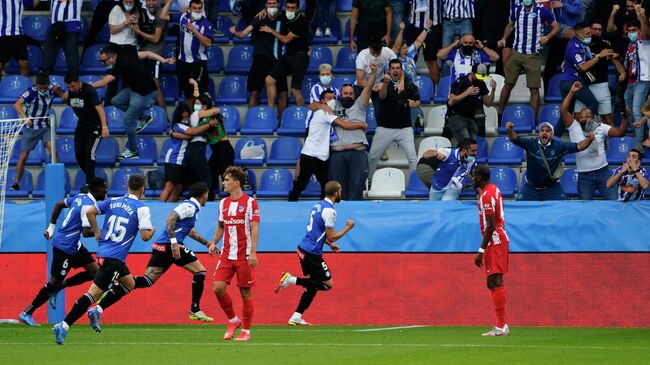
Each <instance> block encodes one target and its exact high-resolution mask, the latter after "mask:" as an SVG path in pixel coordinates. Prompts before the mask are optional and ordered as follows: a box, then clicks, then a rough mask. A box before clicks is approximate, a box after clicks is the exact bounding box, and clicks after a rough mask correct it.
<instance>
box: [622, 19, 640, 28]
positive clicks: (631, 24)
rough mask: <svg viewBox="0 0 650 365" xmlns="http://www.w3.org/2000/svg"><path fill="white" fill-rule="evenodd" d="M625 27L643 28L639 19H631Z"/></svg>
mask: <svg viewBox="0 0 650 365" xmlns="http://www.w3.org/2000/svg"><path fill="white" fill-rule="evenodd" d="M625 27H627V28H629V27H635V28H641V22H639V19H636V18H634V19H629V20H628V21H626V22H625Z"/></svg>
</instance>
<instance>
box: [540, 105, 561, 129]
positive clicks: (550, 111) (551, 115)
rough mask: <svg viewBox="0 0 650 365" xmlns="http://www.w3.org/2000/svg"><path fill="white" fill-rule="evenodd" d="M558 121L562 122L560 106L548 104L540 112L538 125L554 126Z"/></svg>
mask: <svg viewBox="0 0 650 365" xmlns="http://www.w3.org/2000/svg"><path fill="white" fill-rule="evenodd" d="M558 120H560V105H559V104H546V105H544V106H542V108H541V109H540V111H539V123H537V125H539V124H540V123H543V122H546V123H551V125H553V126H554V125H555V124H556V123H557V121H558Z"/></svg>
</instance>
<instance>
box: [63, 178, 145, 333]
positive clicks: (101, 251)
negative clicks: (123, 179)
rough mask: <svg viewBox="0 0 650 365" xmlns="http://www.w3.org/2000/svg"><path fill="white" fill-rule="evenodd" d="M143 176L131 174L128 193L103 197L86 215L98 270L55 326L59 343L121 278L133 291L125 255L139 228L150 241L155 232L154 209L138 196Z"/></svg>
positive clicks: (124, 284) (131, 278) (142, 186)
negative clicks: (99, 223)
mask: <svg viewBox="0 0 650 365" xmlns="http://www.w3.org/2000/svg"><path fill="white" fill-rule="evenodd" d="M144 184H145V180H144V176H142V175H131V176H129V180H128V182H127V187H128V194H127V195H124V196H122V197H119V198H113V199H110V200H104V201H103V202H101V203H98V204H97V205H95V206H93V207H90V208H89V209H88V212H87V213H86V216H87V217H88V222H89V223H90V227H91V229H92V231H93V234H94V236H95V239H96V240H97V241H98V242H99V244H98V247H97V262H98V263H99V270H98V271H97V275H95V279H94V281H93V283H92V284H91V285H90V288H89V289H88V292H87V293H86V294H84V295H82V296H81V297H79V299H77V301H76V302H75V303H74V305H73V306H72V309H71V310H70V312H69V313H68V315H67V316H66V317H65V320H63V322H60V323H57V324H55V325H54V327H53V328H52V330H53V331H54V338H55V342H56V343H57V345H63V342H64V341H65V337H66V336H67V335H68V331H69V330H70V326H72V324H74V323H75V322H76V321H77V320H78V319H79V318H81V316H82V315H83V314H84V313H85V312H86V310H87V309H88V307H90V306H91V305H92V304H93V303H94V302H96V301H97V300H98V299H99V298H100V297H101V296H102V294H104V292H106V291H107V290H108V288H109V287H110V286H111V285H113V282H114V281H118V282H119V283H120V285H121V286H123V287H124V288H125V289H126V290H127V291H130V290H133V287H135V281H134V279H133V276H132V275H131V273H130V272H129V268H128V267H127V266H126V256H127V255H128V254H129V249H130V248H131V245H133V241H134V240H135V236H136V234H137V233H138V231H140V238H141V239H142V240H143V241H149V240H150V239H151V237H153V233H154V231H155V229H154V227H153V226H152V224H151V212H150V211H149V207H147V206H145V205H144V204H143V203H142V202H141V201H140V200H139V199H140V198H141V197H142V196H143V194H144ZM98 214H105V215H106V219H105V220H104V227H103V229H102V231H103V232H102V231H100V230H99V227H98V226H97V215H98Z"/></svg>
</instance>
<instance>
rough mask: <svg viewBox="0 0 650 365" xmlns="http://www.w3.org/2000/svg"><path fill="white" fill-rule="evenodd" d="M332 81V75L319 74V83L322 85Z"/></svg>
mask: <svg viewBox="0 0 650 365" xmlns="http://www.w3.org/2000/svg"><path fill="white" fill-rule="evenodd" d="M330 82H332V76H320V83H321V84H323V85H329V84H330Z"/></svg>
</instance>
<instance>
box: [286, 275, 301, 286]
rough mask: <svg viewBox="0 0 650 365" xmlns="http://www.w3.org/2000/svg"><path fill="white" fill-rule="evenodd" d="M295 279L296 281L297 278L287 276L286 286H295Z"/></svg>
mask: <svg viewBox="0 0 650 365" xmlns="http://www.w3.org/2000/svg"><path fill="white" fill-rule="evenodd" d="M297 279H298V278H297V277H295V276H289V277H288V278H287V284H289V285H296V280H297Z"/></svg>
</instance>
